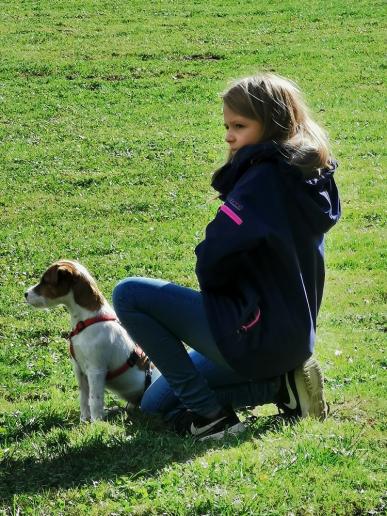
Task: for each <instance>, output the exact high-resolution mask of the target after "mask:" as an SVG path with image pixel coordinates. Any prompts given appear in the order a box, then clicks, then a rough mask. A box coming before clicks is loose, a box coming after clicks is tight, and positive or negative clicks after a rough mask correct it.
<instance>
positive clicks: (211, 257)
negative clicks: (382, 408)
mask: <svg viewBox="0 0 387 516" xmlns="http://www.w3.org/2000/svg"><path fill="white" fill-rule="evenodd" d="M335 168H336V164H335V163H334V164H333V166H332V169H326V170H323V171H322V172H321V173H320V175H319V176H318V177H317V178H316V179H309V180H306V179H305V178H304V177H303V175H302V173H301V171H300V170H299V169H298V168H296V167H294V166H291V165H289V164H288V163H287V162H286V160H285V158H284V155H283V153H282V152H281V148H280V147H279V146H277V145H275V144H274V143H271V142H270V143H263V144H258V145H249V146H246V147H243V148H242V149H240V150H239V151H238V152H237V153H236V154H235V156H234V158H233V159H232V161H231V162H229V163H227V164H226V165H225V166H224V167H223V168H222V169H221V170H220V172H219V174H218V175H217V176H216V178H215V179H214V181H213V186H214V188H215V189H216V190H218V191H219V192H220V199H222V200H223V201H224V204H223V205H222V206H221V207H220V208H219V211H218V213H217V215H216V217H215V219H214V220H213V221H212V222H211V223H210V224H209V225H208V226H207V228H206V236H205V239H204V240H203V242H201V243H200V244H199V245H198V246H197V248H196V250H195V252H196V256H197V264H196V274H197V277H198V281H199V285H200V288H201V291H202V294H203V299H204V304H205V308H206V313H207V317H208V321H209V324H210V327H211V330H212V333H213V335H214V338H215V340H216V343H217V346H218V347H219V350H220V351H221V353H222V355H223V356H224V357H225V359H226V360H227V362H228V363H229V364H230V365H231V367H233V369H234V370H236V371H237V372H238V373H240V374H241V375H243V376H245V377H247V378H251V379H261V378H262V379H263V378H271V377H274V376H278V375H280V374H283V373H284V372H286V371H289V370H291V369H294V368H295V367H297V366H299V365H300V364H301V363H302V362H303V361H304V360H306V359H307V358H308V357H310V355H311V354H312V352H313V348H314V341H315V333H316V318H317V314H318V311H319V308H320V304H321V298H322V294H323V287H324V247H323V246H324V244H323V240H324V233H325V232H327V231H328V230H329V229H330V228H331V227H332V226H333V225H334V224H335V223H336V222H337V220H338V219H339V217H340V200H339V196H338V192H337V188H336V185H335V182H334V179H333V173H334V170H335Z"/></svg>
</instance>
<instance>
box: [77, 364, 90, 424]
mask: <svg viewBox="0 0 387 516" xmlns="http://www.w3.org/2000/svg"><path fill="white" fill-rule="evenodd" d="M73 369H74V373H75V376H76V379H77V381H78V388H79V401H80V405H81V421H89V420H90V406H89V382H88V381H87V376H86V375H85V374H83V373H82V371H81V368H80V367H79V365H78V364H77V362H75V361H74V360H73Z"/></svg>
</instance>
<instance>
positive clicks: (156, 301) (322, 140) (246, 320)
mask: <svg viewBox="0 0 387 516" xmlns="http://www.w3.org/2000/svg"><path fill="white" fill-rule="evenodd" d="M223 103H224V105H223V114H224V123H225V128H226V142H227V143H228V145H229V159H228V161H227V163H226V164H225V165H224V166H223V167H221V168H220V169H219V170H217V171H216V172H215V174H214V176H213V180H212V186H213V187H214V188H215V190H217V191H218V192H219V198H220V199H221V201H223V204H222V205H221V206H220V208H219V211H218V213H217V215H216V217H215V219H214V220H213V221H212V222H211V223H210V224H209V225H208V226H207V228H206V235H205V239H204V240H203V241H202V242H201V243H200V244H199V245H198V246H197V248H196V256H197V264H196V275H197V278H198V282H199V285H200V291H199V292H197V291H194V290H191V289H188V288H184V287H181V286H177V285H174V284H171V283H168V282H165V281H161V280H152V279H146V278H129V279H126V280H124V281H122V282H121V283H119V284H118V285H117V287H116V288H115V291H114V294H113V302H114V306H115V309H116V311H117V314H118V316H119V318H120V319H121V322H122V324H123V325H124V326H125V327H126V328H127V330H128V332H129V333H130V335H131V336H132V338H133V339H134V340H135V341H136V342H138V343H139V344H140V346H141V347H142V348H143V349H144V350H145V352H146V353H147V354H148V355H149V357H150V359H151V360H152V361H153V362H154V363H155V364H156V366H157V367H158V368H159V369H160V371H161V372H162V374H163V377H161V378H160V379H158V380H157V381H156V382H155V383H154V384H153V385H152V387H151V388H149V389H148V390H147V391H146V392H145V394H144V397H143V400H142V404H141V407H142V410H144V411H145V412H149V413H161V414H163V416H164V417H165V419H166V420H168V421H169V422H170V423H171V425H172V427H173V428H174V429H175V430H176V431H177V432H179V433H181V434H190V435H193V436H195V437H198V438H200V439H202V438H208V437H221V436H223V435H224V433H225V431H226V430H228V432H231V433H238V432H240V431H241V430H243V424H242V423H241V422H240V421H239V419H238V417H237V415H236V413H235V411H234V409H236V408H239V407H243V406H247V405H250V406H251V405H261V404H264V403H276V404H277V406H278V407H279V408H280V409H281V410H282V411H284V412H285V414H286V415H289V416H293V417H294V416H298V417H305V416H307V415H311V416H314V417H317V418H319V419H324V418H325V417H326V413H327V406H326V403H325V400H324V395H323V381H322V372H321V369H320V367H319V365H318V363H317V362H316V360H315V359H314V358H311V357H312V353H313V348H314V341H315V331H316V318H317V314H318V310H319V307H320V303H321V298H322V293H323V285H324V257H323V252H324V251H323V239H324V233H326V232H327V231H328V230H329V229H330V228H331V227H332V226H333V225H334V224H335V223H336V222H337V220H338V219H339V216H340V201H339V197H338V193H337V189H336V185H335V182H334V179H333V174H334V171H335V169H336V163H335V162H334V161H333V160H332V159H331V156H330V151H329V147H328V143H327V138H326V135H325V133H324V132H323V130H322V129H321V128H320V127H319V126H318V125H317V124H316V123H315V122H314V121H313V120H312V118H311V116H310V114H309V112H308V110H307V108H306V106H305V104H304V102H303V100H302V97H301V94H300V92H299V90H298V88H297V86H296V85H295V84H294V83H293V82H291V81H289V80H287V79H284V78H282V77H279V76H276V75H273V74H260V75H257V76H254V77H249V78H246V79H242V80H239V81H237V82H235V83H234V84H232V86H231V87H230V88H229V89H228V90H227V91H226V92H225V93H224V94H223ZM183 342H184V343H186V344H188V345H189V346H190V347H191V348H193V349H194V350H196V351H194V352H192V353H191V355H189V354H188V353H187V351H186V349H185V347H184V345H183Z"/></svg>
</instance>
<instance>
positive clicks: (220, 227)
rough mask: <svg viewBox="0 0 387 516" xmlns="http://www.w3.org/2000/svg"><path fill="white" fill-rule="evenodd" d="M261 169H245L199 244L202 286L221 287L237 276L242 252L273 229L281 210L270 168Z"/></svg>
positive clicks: (198, 269)
mask: <svg viewBox="0 0 387 516" xmlns="http://www.w3.org/2000/svg"><path fill="white" fill-rule="evenodd" d="M262 172H263V173H261V171H260V170H259V168H257V167H252V168H251V169H249V170H248V171H246V173H245V174H244V175H243V177H242V178H241V179H240V180H239V181H238V183H237V184H236V186H235V187H234V189H233V190H232V191H231V192H230V194H229V195H228V196H227V198H226V200H225V202H224V204H223V205H222V206H220V208H219V210H218V212H217V214H216V216H215V218H214V220H213V221H212V222H210V224H209V225H208V226H207V228H206V234H205V239H204V240H203V241H202V242H201V243H200V244H199V245H198V246H197V247H196V250H195V253H196V256H197V262H196V274H197V277H198V281H199V285H200V288H201V289H202V290H209V289H221V288H222V287H223V286H225V285H227V284H229V283H230V281H232V280H233V279H235V277H236V276H237V275H239V274H240V272H241V271H240V270H239V269H240V268H241V264H242V263H243V260H241V255H242V253H244V252H246V251H249V250H251V249H254V248H257V247H258V246H259V245H260V243H262V241H263V240H265V239H266V238H267V237H268V236H269V235H270V233H271V232H272V230H273V229H274V227H273V226H275V225H276V220H275V219H276V218H278V215H279V213H278V212H277V213H276V212H275V204H276V203H275V202H273V185H272V184H271V183H272V178H270V177H269V174H268V173H266V172H267V170H266V171H265V170H263V171H262ZM274 194H275V192H274ZM274 196H275V195H274ZM242 272H243V271H242Z"/></svg>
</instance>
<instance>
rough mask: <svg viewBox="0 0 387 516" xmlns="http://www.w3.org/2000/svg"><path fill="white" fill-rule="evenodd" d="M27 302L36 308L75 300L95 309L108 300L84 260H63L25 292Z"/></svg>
mask: <svg viewBox="0 0 387 516" xmlns="http://www.w3.org/2000/svg"><path fill="white" fill-rule="evenodd" d="M24 296H25V298H26V300H27V303H29V304H30V305H32V306H34V307H36V308H50V307H52V306H56V305H61V304H64V305H67V306H69V304H70V303H71V301H72V300H74V301H75V303H76V304H78V305H79V306H82V307H83V308H86V309H88V310H91V311H94V310H98V309H99V308H100V307H101V306H102V305H103V303H104V298H103V296H102V294H101V292H100V291H99V290H98V287H97V284H96V282H95V280H94V279H93V278H92V277H91V275H90V274H89V272H88V271H87V270H86V268H85V267H83V266H82V265H81V264H80V263H78V262H74V261H71V260H59V261H58V262H55V263H53V264H52V265H51V266H50V267H49V268H48V269H47V270H46V272H45V273H44V274H43V276H42V278H41V280H40V282H39V283H38V284H37V285H35V286H33V287H31V288H29V289H28V290H27V292H26V293H25V294H24Z"/></svg>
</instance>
